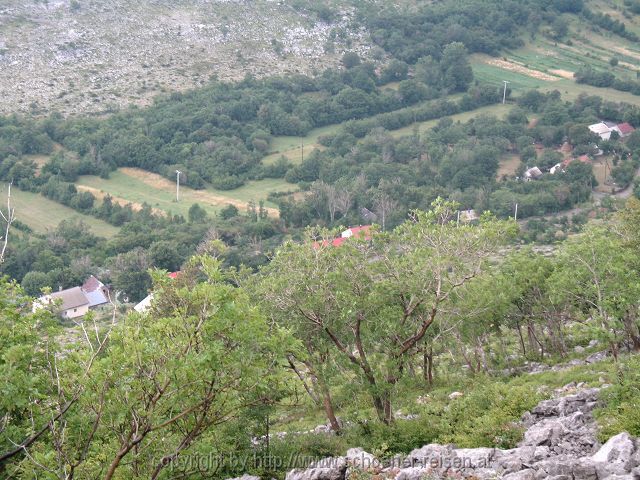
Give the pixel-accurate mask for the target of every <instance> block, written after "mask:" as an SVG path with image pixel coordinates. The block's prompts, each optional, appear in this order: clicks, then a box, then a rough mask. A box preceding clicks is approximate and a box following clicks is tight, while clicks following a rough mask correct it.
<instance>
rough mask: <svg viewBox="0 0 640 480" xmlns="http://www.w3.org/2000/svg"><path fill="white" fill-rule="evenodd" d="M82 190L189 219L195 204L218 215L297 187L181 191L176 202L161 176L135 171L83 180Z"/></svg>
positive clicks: (257, 184) (270, 184) (276, 183)
mask: <svg viewBox="0 0 640 480" xmlns="http://www.w3.org/2000/svg"><path fill="white" fill-rule="evenodd" d="M77 185H78V188H79V189H83V188H84V189H88V190H90V191H92V192H93V193H94V194H95V195H97V196H101V195H105V194H109V195H111V196H113V197H115V198H116V199H117V200H118V201H119V202H120V203H127V202H129V203H131V204H132V205H133V207H134V208H140V207H141V206H142V204H144V203H146V204H148V205H150V206H151V207H152V208H154V209H157V210H161V211H164V212H167V213H171V214H179V215H183V216H185V217H186V216H187V214H188V211H189V208H190V207H191V205H193V204H194V203H198V204H200V206H201V207H203V208H204V209H205V210H207V212H208V213H209V214H215V213H216V212H217V211H218V210H220V209H221V208H223V207H225V206H226V205H227V204H234V205H236V206H237V207H238V208H240V209H241V210H244V209H246V208H247V205H248V202H249V201H251V200H253V201H255V202H256V203H257V202H259V201H260V200H265V199H266V198H267V195H268V194H269V192H273V191H291V190H296V189H297V187H296V186H295V185H292V184H290V183H288V182H286V181H284V180H282V179H264V180H258V181H251V182H247V184H246V185H244V186H242V187H240V188H237V189H235V190H229V191H223V190H215V189H212V188H209V189H205V190H194V189H191V188H188V187H185V186H181V187H180V201H179V202H176V185H175V183H174V182H172V181H170V180H168V179H166V178H164V177H161V176H160V175H157V174H154V173H151V172H146V171H144V170H140V169H134V168H122V169H119V170H117V171H115V172H113V173H112V174H111V176H110V178H109V179H108V180H105V179H102V178H99V177H96V176H83V177H81V178H80V179H79V180H78V182H77ZM265 205H266V206H267V207H268V208H269V209H270V210H269V213H270V215H274V216H277V214H278V211H277V210H276V208H275V205H273V204H271V203H270V202H266V203H265Z"/></svg>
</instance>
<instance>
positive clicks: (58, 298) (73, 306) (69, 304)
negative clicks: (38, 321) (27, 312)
mask: <svg viewBox="0 0 640 480" xmlns="http://www.w3.org/2000/svg"><path fill="white" fill-rule="evenodd" d="M106 303H109V289H108V288H107V287H106V286H105V285H104V283H102V282H101V281H100V280H98V279H97V278H96V277H94V276H93V275H91V276H90V277H89V278H88V279H87V280H86V281H85V282H84V283H83V284H82V286H81V287H73V288H68V289H66V290H60V291H59V292H54V293H51V294H50V295H43V296H42V297H40V298H38V299H37V300H36V301H34V302H33V308H32V310H33V312H36V311H37V310H40V309H41V308H45V307H47V306H50V305H55V306H56V308H57V309H58V312H59V314H60V316H61V317H63V318H78V317H82V316H84V315H86V314H87V313H88V312H89V310H90V309H92V308H96V307H99V306H100V305H104V304H106Z"/></svg>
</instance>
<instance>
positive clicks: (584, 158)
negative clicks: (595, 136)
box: [578, 155, 591, 163]
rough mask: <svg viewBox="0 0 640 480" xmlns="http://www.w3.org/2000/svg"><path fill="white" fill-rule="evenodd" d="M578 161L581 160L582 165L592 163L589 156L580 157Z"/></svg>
mask: <svg viewBox="0 0 640 480" xmlns="http://www.w3.org/2000/svg"><path fill="white" fill-rule="evenodd" d="M578 160H580V161H581V162H582V163H589V162H590V161H591V159H590V158H589V155H580V156H579V157H578Z"/></svg>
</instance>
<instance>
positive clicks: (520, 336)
mask: <svg viewBox="0 0 640 480" xmlns="http://www.w3.org/2000/svg"><path fill="white" fill-rule="evenodd" d="M516 327H517V328H516V330H517V331H518V338H519V339H520V348H522V356H523V357H526V356H527V347H526V346H525V344H524V337H523V336H522V327H521V326H520V322H517V323H516Z"/></svg>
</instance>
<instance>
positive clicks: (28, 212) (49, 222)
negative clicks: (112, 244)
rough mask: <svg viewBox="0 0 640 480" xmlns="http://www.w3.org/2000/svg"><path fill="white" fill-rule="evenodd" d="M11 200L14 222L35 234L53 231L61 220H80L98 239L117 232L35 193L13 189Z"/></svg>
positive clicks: (101, 222)
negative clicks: (26, 226)
mask: <svg viewBox="0 0 640 480" xmlns="http://www.w3.org/2000/svg"><path fill="white" fill-rule="evenodd" d="M0 195H2V196H3V197H4V195H5V189H4V188H3V189H2V190H0ZM11 198H12V200H13V205H14V207H15V209H16V220H18V221H20V222H22V223H24V224H26V225H28V226H29V227H30V228H31V229H32V230H33V231H34V232H36V233H41V234H44V233H47V232H48V231H51V230H54V229H55V228H56V227H57V226H58V224H59V223H60V222H61V221H62V220H73V219H78V220H81V221H82V222H84V223H85V224H87V226H88V227H89V229H90V230H91V232H93V233H94V234H95V235H98V236H100V237H105V238H110V237H113V236H114V235H115V234H116V233H118V231H119V229H118V228H117V227H114V226H113V225H110V224H108V223H107V222H104V221H102V220H98V219H97V218H94V217H92V216H89V215H83V214H81V213H78V212H76V211H75V210H73V209H71V208H69V207H66V206H64V205H62V204H60V203H58V202H54V201H53V200H49V199H48V198H45V197H43V196H42V195H40V194H37V193H31V192H23V191H22V190H18V189H17V188H13V189H12V190H11Z"/></svg>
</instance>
